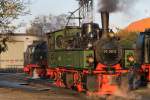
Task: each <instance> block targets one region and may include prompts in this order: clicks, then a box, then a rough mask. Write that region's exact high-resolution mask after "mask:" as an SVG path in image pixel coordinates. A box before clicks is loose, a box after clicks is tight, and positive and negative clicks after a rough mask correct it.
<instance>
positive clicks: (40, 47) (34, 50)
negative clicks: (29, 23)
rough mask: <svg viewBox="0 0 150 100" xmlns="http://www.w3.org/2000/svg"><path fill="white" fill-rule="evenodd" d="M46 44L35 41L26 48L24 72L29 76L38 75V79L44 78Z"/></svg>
mask: <svg viewBox="0 0 150 100" xmlns="http://www.w3.org/2000/svg"><path fill="white" fill-rule="evenodd" d="M47 53H48V48H47V43H46V42H45V41H42V40H41V41H36V42H33V44H31V45H29V46H28V47H27V50H26V52H25V54H24V59H25V60H24V66H25V67H24V72H26V73H27V74H29V75H30V76H34V73H36V72H37V73H38V76H39V77H45V75H46V67H47V58H48V57H47Z"/></svg>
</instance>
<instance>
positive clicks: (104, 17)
mask: <svg viewBox="0 0 150 100" xmlns="http://www.w3.org/2000/svg"><path fill="white" fill-rule="evenodd" d="M101 22H102V30H103V35H107V34H108V32H109V12H105V11H103V12H101Z"/></svg>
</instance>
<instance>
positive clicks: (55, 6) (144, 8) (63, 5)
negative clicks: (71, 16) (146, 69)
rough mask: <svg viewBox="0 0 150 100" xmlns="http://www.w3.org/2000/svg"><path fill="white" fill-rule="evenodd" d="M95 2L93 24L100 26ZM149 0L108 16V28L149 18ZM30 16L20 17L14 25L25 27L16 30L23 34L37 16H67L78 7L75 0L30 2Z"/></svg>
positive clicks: (36, 0)
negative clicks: (19, 24)
mask: <svg viewBox="0 0 150 100" xmlns="http://www.w3.org/2000/svg"><path fill="white" fill-rule="evenodd" d="M97 1H98V0H95V11H94V13H95V14H94V18H95V22H98V23H99V24H100V14H99V13H98V12H97ZM149 4H150V0H137V3H136V4H134V5H133V6H132V7H131V8H130V10H129V11H122V12H116V13H113V14H111V15H110V27H111V28H114V27H119V28H124V27H126V26H127V25H128V24H130V23H131V22H133V21H136V20H139V19H142V18H146V17H149V16H150V6H149ZM29 7H30V11H31V15H27V16H24V17H20V18H19V19H18V20H16V21H15V23H16V24H17V23H22V22H23V23H27V25H26V26H24V27H23V28H21V29H20V30H18V32H24V30H25V28H26V27H27V26H28V25H29V24H30V21H31V20H32V19H34V17H35V16H38V15H49V14H54V15H59V14H62V13H65V14H67V13H68V12H69V11H73V10H74V9H76V8H77V7H78V2H77V1H75V0H32V4H31V5H30V6H29Z"/></svg>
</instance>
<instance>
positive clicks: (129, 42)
mask: <svg viewBox="0 0 150 100" xmlns="http://www.w3.org/2000/svg"><path fill="white" fill-rule="evenodd" d="M119 35H120V37H121V39H120V44H121V45H122V47H123V48H133V46H134V45H135V44H136V41H137V37H138V32H126V31H122V32H120V33H119Z"/></svg>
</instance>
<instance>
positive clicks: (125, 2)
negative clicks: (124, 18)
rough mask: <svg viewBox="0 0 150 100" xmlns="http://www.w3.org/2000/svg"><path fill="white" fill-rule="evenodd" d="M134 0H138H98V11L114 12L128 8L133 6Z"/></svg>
mask: <svg viewBox="0 0 150 100" xmlns="http://www.w3.org/2000/svg"><path fill="white" fill-rule="evenodd" d="M135 1H136V2H137V1H138V0H99V4H98V6H99V11H100V12H116V11H123V10H128V9H130V8H131V7H132V6H134V3H135Z"/></svg>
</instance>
